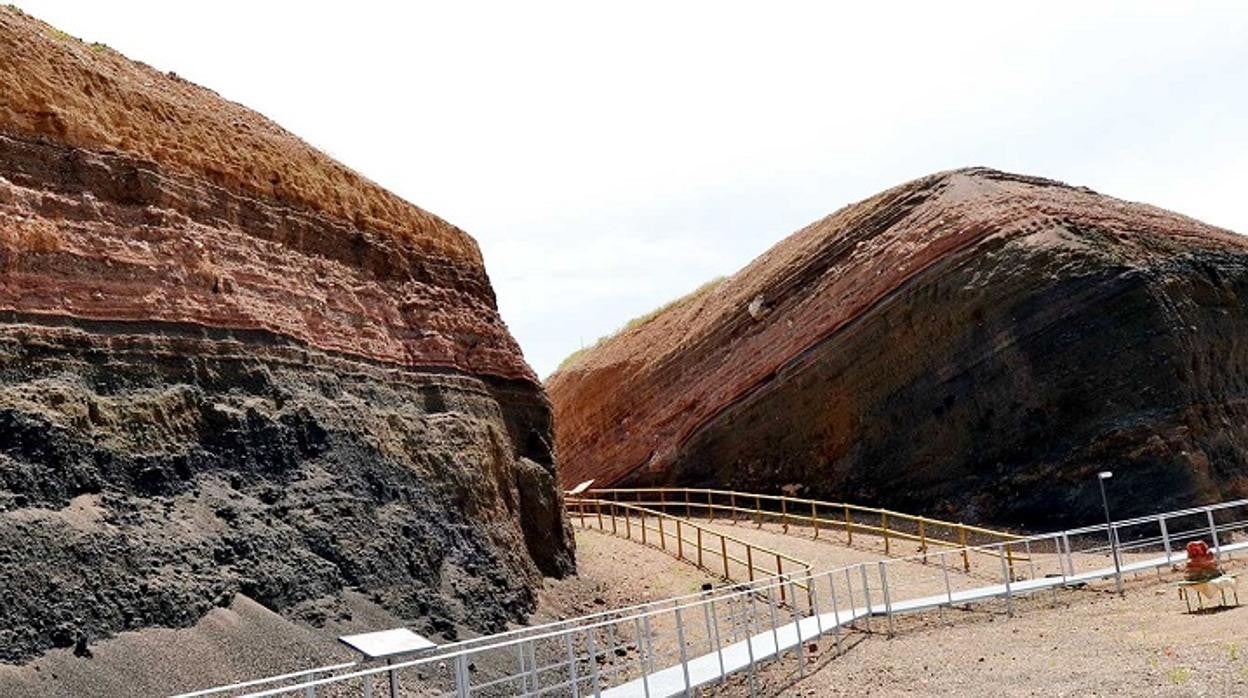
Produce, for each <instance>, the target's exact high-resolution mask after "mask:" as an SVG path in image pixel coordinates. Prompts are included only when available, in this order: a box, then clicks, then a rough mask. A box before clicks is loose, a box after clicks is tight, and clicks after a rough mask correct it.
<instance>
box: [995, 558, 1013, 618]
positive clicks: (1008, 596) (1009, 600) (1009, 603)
mask: <svg viewBox="0 0 1248 698" xmlns="http://www.w3.org/2000/svg"><path fill="white" fill-rule="evenodd" d="M997 553H998V557H1000V558H1001V576H1002V577H1003V578H1004V579H1005V613H1006V615H1008V616H1009V617H1011V618H1013V617H1014V595H1013V593H1012V592H1011V590H1010V570H1009V568H1007V567H1006V564H1005V555H1004V553H1002V551H1000V550H998V551H997Z"/></svg>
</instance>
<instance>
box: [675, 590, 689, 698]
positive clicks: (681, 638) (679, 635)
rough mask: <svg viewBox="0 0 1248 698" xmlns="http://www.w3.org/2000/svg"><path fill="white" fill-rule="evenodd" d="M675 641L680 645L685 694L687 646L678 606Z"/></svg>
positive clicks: (687, 660)
mask: <svg viewBox="0 0 1248 698" xmlns="http://www.w3.org/2000/svg"><path fill="white" fill-rule="evenodd" d="M676 643H677V644H679V645H680V670H681V673H683V674H684V677H685V695H689V689H690V688H692V686H690V685H689V648H687V647H685V622H684V620H683V619H682V618H681V615H680V606H677V607H676Z"/></svg>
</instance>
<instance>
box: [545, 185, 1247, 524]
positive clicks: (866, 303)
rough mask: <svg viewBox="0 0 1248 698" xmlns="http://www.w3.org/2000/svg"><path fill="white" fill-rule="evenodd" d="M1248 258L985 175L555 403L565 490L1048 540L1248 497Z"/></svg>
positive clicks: (778, 267)
mask: <svg viewBox="0 0 1248 698" xmlns="http://www.w3.org/2000/svg"><path fill="white" fill-rule="evenodd" d="M1246 300H1248V244H1246V242H1245V240H1244V239H1243V238H1241V237H1239V236H1238V235H1235V234H1233V233H1231V232H1229V231H1226V230H1221V229H1218V228H1214V227H1211V226H1208V225H1204V224H1202V223H1200V222H1198V221H1195V220H1192V219H1190V218H1185V217H1183V216H1180V215H1176V214H1173V213H1170V212H1167V211H1163V210H1160V209H1157V208H1155V207H1152V206H1147V205H1143V204H1135V203H1128V202H1125V201H1120V200H1117V199H1113V198H1109V197H1106V196H1101V195H1098V194H1096V193H1094V192H1092V191H1089V190H1087V189H1082V188H1074V187H1070V186H1066V185H1064V184H1061V183H1058V182H1053V181H1048V180H1043V179H1037V178H1032V177H1023V176H1017V175H1010V174H1005V173H1001V172H996V171H992V170H985V169H968V170H961V171H954V172H948V173H943V174H938V175H934V176H931V177H927V178H924V179H920V180H917V181H914V182H911V183H908V184H905V185H902V186H900V187H897V188H895V189H892V190H889V191H887V192H884V193H882V194H880V195H877V196H875V197H873V198H871V199H868V200H866V201H863V202H861V203H858V204H855V205H852V206H849V207H847V208H845V209H842V210H841V211H838V212H837V213H835V214H833V215H831V216H829V217H827V218H825V219H823V220H821V221H818V222H816V223H814V224H812V225H810V226H808V227H807V228H804V229H803V230H800V231H798V232H797V233H795V234H794V235H792V236H791V237H789V238H788V239H786V240H784V241H783V242H781V243H780V244H778V245H777V246H775V247H774V248H772V249H771V250H770V251H768V252H767V253H766V254H764V255H763V256H762V257H760V258H758V259H757V260H755V261H754V262H753V263H751V264H750V265H749V266H747V267H746V268H744V269H743V270H741V271H740V272H739V273H737V274H736V275H734V276H732V277H730V278H728V279H727V280H725V281H724V282H723V283H720V284H718V285H717V286H715V287H714V288H713V289H711V290H709V291H707V292H704V293H700V294H697V295H695V296H693V297H690V298H688V299H686V300H684V301H682V302H679V303H677V304H675V306H673V307H671V308H669V309H667V310H666V311H664V312H661V313H659V314H658V315H657V317H655V318H653V319H651V320H649V321H648V322H645V323H643V324H641V325H640V326H638V327H635V328H632V329H630V330H628V331H625V332H623V333H621V334H620V335H618V336H616V337H614V338H612V339H610V340H606V341H604V342H603V343H601V344H600V345H598V346H596V347H594V348H593V349H591V350H589V351H586V352H584V353H583V354H581V355H580V356H579V357H577V358H576V359H574V360H573V361H572V362H570V364H569V365H568V366H566V367H565V368H564V369H562V370H560V371H559V372H557V373H556V374H555V375H553V376H552V377H551V378H550V379H549V380H548V381H547V389H548V392H549V394H550V396H551V401H552V403H553V404H554V406H555V421H556V433H557V445H558V451H559V454H560V462H561V472H562V474H563V479H564V482H565V483H567V484H571V483H575V482H579V481H582V480H587V479H590V478H594V479H596V481H597V484H598V485H601V486H605V485H626V484H652V483H671V484H675V483H680V484H688V485H702V484H714V485H722V486H731V487H736V488H740V489H746V490H761V491H777V490H779V489H780V488H781V487H783V486H785V485H797V486H798V489H799V491H803V492H805V493H807V494H810V495H814V496H819V497H824V498H829V499H835V500H842V499H847V500H851V501H858V502H871V503H879V504H883V505H888V506H893V507H897V508H900V509H903V510H909V511H916V512H930V513H935V514H940V515H944V516H952V517H957V518H960V519H964V520H967V521H991V522H997V523H1012V524H1021V525H1033V526H1037V527H1045V526H1053V525H1058V524H1061V523H1070V522H1073V523H1088V522H1090V521H1095V520H1096V519H1097V517H1098V516H1099V515H1100V509H1099V507H1100V503H1099V499H1098V495H1097V494H1096V484H1095V472H1096V471H1097V470H1099V469H1111V470H1113V471H1114V472H1115V476H1114V480H1113V483H1112V487H1111V490H1112V493H1113V498H1114V504H1115V512H1116V513H1117V514H1122V515H1128V514H1132V513H1140V512H1144V511H1155V510H1158V509H1161V508H1164V507H1171V506H1178V505H1182V504H1188V503H1194V502H1204V501H1210V500H1215V499H1218V498H1223V497H1234V496H1239V497H1242V496H1245V495H1248V407H1246V405H1248V402H1246V401H1245V396H1246V393H1245V391H1246V389H1248V311H1246V309H1245V301H1246Z"/></svg>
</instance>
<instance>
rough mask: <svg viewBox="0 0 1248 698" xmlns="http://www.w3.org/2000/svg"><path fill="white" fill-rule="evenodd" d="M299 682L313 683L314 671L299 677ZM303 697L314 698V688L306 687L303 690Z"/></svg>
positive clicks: (314, 678)
mask: <svg viewBox="0 0 1248 698" xmlns="http://www.w3.org/2000/svg"><path fill="white" fill-rule="evenodd" d="M299 680H301V681H315V680H316V672H315V671H313V672H311V673H309V674H307V675H306V676H303V677H301V678H300V679H299ZM303 696H304V698H316V686H308V687H307V688H305V689H303Z"/></svg>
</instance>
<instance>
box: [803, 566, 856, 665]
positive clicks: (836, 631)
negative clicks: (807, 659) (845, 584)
mask: <svg viewBox="0 0 1248 698" xmlns="http://www.w3.org/2000/svg"><path fill="white" fill-rule="evenodd" d="M846 572H848V570H846ZM848 578H849V577H848V575H846V579H848ZM811 584H812V585H813V584H814V582H813V581H812V582H811ZM828 591H829V592H831V596H832V634H833V636H834V637H835V638H836V653H837V654H840V653H841V607H840V604H838V603H837V602H836V578H835V576H834V575H832V574H830V573H829V574H828ZM849 614H850V615H851V616H852V615H853V614H854V597H853V595H852V594H851V595H850V597H849Z"/></svg>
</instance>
